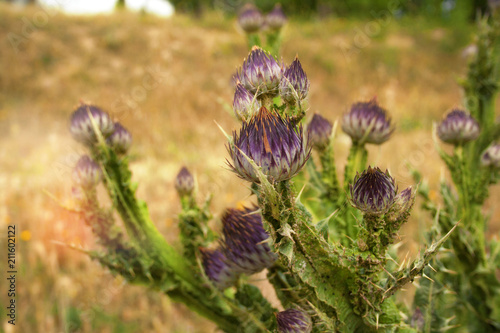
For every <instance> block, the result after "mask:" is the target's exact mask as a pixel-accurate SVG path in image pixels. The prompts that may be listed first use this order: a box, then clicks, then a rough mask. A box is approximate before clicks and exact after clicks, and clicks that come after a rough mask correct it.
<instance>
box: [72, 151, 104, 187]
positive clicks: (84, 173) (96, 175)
mask: <svg viewBox="0 0 500 333" xmlns="http://www.w3.org/2000/svg"><path fill="white" fill-rule="evenodd" d="M73 180H74V181H75V183H77V184H78V185H80V186H81V187H82V188H83V189H90V188H94V187H95V186H97V185H98V184H99V183H100V182H101V180H102V170H101V168H100V167H99V164H97V163H96V162H94V160H92V159H91V158H90V157H89V156H87V155H83V156H82V157H80V159H79V160H78V162H77V163H76V165H75V167H74V169H73Z"/></svg>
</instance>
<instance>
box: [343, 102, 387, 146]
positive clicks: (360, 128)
mask: <svg viewBox="0 0 500 333" xmlns="http://www.w3.org/2000/svg"><path fill="white" fill-rule="evenodd" d="M342 130H343V131H344V132H345V133H346V134H348V135H349V136H350V137H351V139H352V141H353V142H355V143H358V144H361V145H362V144H365V143H374V144H378V145H379V144H381V143H383V142H385V141H387V140H389V138H390V136H391V134H392V132H394V128H393V126H392V125H391V119H390V117H389V116H388V115H387V111H386V110H384V109H383V108H381V107H380V106H379V105H378V104H377V100H376V99H375V98H374V99H372V100H371V101H369V102H359V103H355V104H353V105H352V106H351V110H350V111H349V112H348V113H346V114H344V116H343V117H342Z"/></svg>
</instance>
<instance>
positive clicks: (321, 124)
mask: <svg viewBox="0 0 500 333" xmlns="http://www.w3.org/2000/svg"><path fill="white" fill-rule="evenodd" d="M332 129H333V127H332V124H331V123H330V122H329V121H328V120H327V119H326V118H323V117H322V116H321V115H320V114H319V113H315V114H314V116H313V118H312V120H311V122H310V123H309V126H308V127H307V131H308V133H309V140H310V141H311V144H312V146H313V147H314V148H315V149H317V150H319V151H323V150H325V148H326V147H327V146H328V143H329V142H330V135H332Z"/></svg>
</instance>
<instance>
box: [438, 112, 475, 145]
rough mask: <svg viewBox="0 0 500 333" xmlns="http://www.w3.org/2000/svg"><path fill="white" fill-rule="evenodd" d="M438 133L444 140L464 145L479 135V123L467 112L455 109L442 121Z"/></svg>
mask: <svg viewBox="0 0 500 333" xmlns="http://www.w3.org/2000/svg"><path fill="white" fill-rule="evenodd" d="M437 135H438V136H439V138H440V139H441V140H442V141H443V142H446V143H451V144H453V145H462V144H464V143H467V142H469V141H472V140H474V139H476V138H477V137H478V136H479V123H478V122H477V121H476V120H475V119H474V118H473V117H472V116H471V115H469V114H468V113H467V112H465V111H462V110H459V109H455V110H452V111H451V112H450V113H448V114H447V115H446V117H445V118H444V119H443V120H442V121H441V123H440V124H439V126H438V128H437Z"/></svg>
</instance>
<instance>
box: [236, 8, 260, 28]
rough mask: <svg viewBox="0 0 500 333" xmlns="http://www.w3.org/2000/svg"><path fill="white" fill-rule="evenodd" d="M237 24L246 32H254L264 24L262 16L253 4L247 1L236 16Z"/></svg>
mask: <svg viewBox="0 0 500 333" xmlns="http://www.w3.org/2000/svg"><path fill="white" fill-rule="evenodd" d="M238 24H239V25H240V27H241V28H242V29H243V30H244V31H245V32H246V33H248V34H251V33H255V32H257V31H259V29H260V28H261V27H262V25H263V24H264V16H262V13H261V12H260V10H258V9H257V8H256V7H255V6H254V5H252V4H249V3H248V4H246V5H245V6H243V9H242V10H241V12H240V15H239V16H238Z"/></svg>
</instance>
